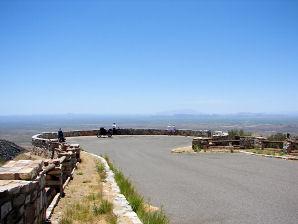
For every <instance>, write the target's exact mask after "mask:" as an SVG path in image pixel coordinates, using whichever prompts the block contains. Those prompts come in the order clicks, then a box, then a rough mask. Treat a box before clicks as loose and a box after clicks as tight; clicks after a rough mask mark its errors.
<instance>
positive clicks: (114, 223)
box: [106, 215, 117, 224]
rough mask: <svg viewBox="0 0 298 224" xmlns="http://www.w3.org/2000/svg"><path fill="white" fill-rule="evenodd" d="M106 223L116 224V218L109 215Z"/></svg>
mask: <svg viewBox="0 0 298 224" xmlns="http://www.w3.org/2000/svg"><path fill="white" fill-rule="evenodd" d="M106 221H107V222H108V224H117V216H115V215H110V216H108V217H107V219H106Z"/></svg>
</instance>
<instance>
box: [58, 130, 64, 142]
mask: <svg viewBox="0 0 298 224" xmlns="http://www.w3.org/2000/svg"><path fill="white" fill-rule="evenodd" d="M58 141H59V142H65V138H64V134H63V131H62V130H61V128H59V131H58Z"/></svg>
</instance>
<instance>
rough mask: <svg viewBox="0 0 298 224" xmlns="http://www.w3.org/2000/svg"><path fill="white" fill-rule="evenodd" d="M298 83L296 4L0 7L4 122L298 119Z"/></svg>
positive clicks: (9, 0)
mask: <svg viewBox="0 0 298 224" xmlns="http://www.w3.org/2000/svg"><path fill="white" fill-rule="evenodd" d="M297 84H298V1H297V0H292V1H287V0H280V1H278V0H271V1H270V0H263V1H262V0H258V1H257V0H256V1H253V0H228V1H224V0H222V1H220V0H218V1H212V0H211V1H207V0H206V1H199V0H197V1H187V0H186V1H182V0H181V1H177V0H176V1H163V0H160V1H157V0H156V1H155V0H151V1H125V0H123V1H110V0H109V1H108V0H106V1H100V0H98V1H88V0H87V1H75V0H74V1H62V0H59V1H58V0H57V1H56V0H49V1H29V0H27V1H15V0H0V115H12V114H63V113H92V114H152V113H153V114H154V113H159V112H163V111H185V110H186V111H188V110H193V111H197V112H202V113H236V112H266V113H280V112H297V111H298V102H297V101H298V91H297Z"/></svg>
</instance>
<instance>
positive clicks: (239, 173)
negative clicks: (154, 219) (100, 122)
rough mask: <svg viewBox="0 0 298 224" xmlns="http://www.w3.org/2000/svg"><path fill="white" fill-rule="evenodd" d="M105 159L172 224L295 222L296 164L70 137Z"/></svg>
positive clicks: (185, 141) (142, 141) (166, 143)
mask: <svg viewBox="0 0 298 224" xmlns="http://www.w3.org/2000/svg"><path fill="white" fill-rule="evenodd" d="M69 140H70V141H72V142H77V143H79V144H81V146H82V147H83V148H84V149H85V150H87V151H90V152H92V153H96V154H107V155H108V156H109V157H110V159H111V160H112V161H113V162H114V164H115V165H116V166H118V167H119V168H121V169H122V171H123V172H124V174H125V175H127V176H129V177H130V178H131V179H132V181H133V182H134V183H135V186H136V187H137V189H138V191H139V192H140V193H141V194H143V196H144V197H145V199H150V202H151V204H153V205H155V206H160V205H163V208H164V210H165V212H166V213H167V215H168V217H169V218H170V222H171V223H173V224H193V223H195V224H197V223H198V224H200V223H221V224H222V223H224V224H226V223H242V224H245V223H255V224H257V223H271V224H275V223H276V224H280V223H283V224H286V223H289V224H290V223H297V222H298V209H297V208H298V187H297V186H298V172H297V170H298V162H296V161H284V160H280V159H272V158H263V157H256V156H251V155H245V154H236V153H235V154H210V153H205V154H203V153H200V154H171V152H170V151H171V149H173V148H176V147H181V146H187V145H190V144H191V138H188V137H173V136H114V137H113V138H111V139H98V138H97V137H78V138H70V139H69Z"/></svg>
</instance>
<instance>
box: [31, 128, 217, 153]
mask: <svg viewBox="0 0 298 224" xmlns="http://www.w3.org/2000/svg"><path fill="white" fill-rule="evenodd" d="M98 131H99V130H82V131H81V130H77V131H67V132H64V136H65V137H78V136H96V135H97V133H98ZM168 134H172V135H181V136H195V137H210V135H211V133H210V132H208V131H194V130H176V131H175V133H170V132H168V131H167V130H163V129H132V128H131V129H119V130H118V135H168ZM53 139H57V133H56V132H44V133H41V134H38V135H34V136H33V137H32V145H33V146H35V147H41V148H48V147H49V143H50V141H51V140H53Z"/></svg>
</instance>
